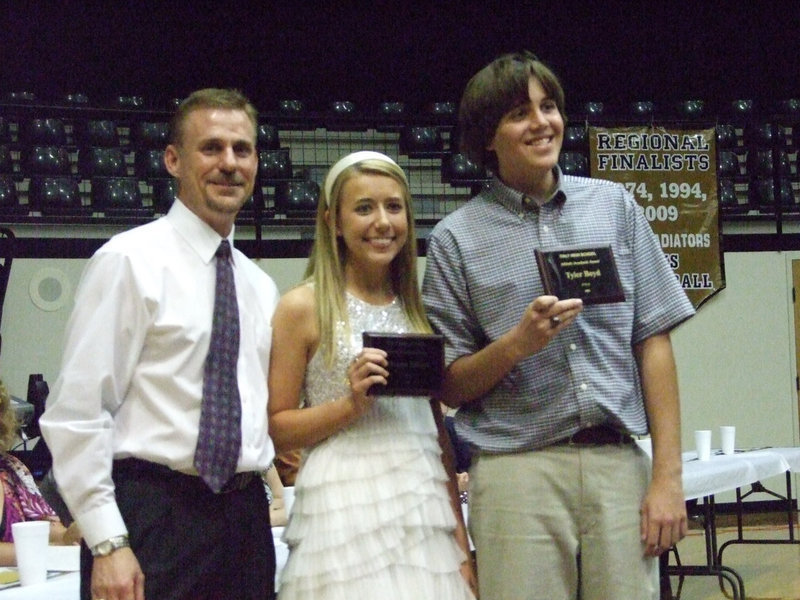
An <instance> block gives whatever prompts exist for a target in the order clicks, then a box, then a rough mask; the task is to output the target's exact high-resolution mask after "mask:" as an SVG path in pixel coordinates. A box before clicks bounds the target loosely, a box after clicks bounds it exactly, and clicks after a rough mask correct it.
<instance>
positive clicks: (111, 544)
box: [92, 535, 131, 556]
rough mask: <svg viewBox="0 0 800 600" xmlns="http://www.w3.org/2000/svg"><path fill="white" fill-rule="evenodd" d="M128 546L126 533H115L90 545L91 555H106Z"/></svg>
mask: <svg viewBox="0 0 800 600" xmlns="http://www.w3.org/2000/svg"><path fill="white" fill-rule="evenodd" d="M130 547H131V545H130V542H128V536H127V535H115V536H114V537H112V538H108V539H107V540H104V541H102V542H100V543H99V544H97V545H95V546H92V556H108V555H109V554H111V553H112V552H114V551H115V550H119V549H120V548H130Z"/></svg>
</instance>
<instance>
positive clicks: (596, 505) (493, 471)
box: [469, 444, 658, 600]
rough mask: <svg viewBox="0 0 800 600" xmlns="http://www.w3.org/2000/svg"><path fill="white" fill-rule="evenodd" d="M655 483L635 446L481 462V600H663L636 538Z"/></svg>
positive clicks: (477, 491) (473, 515) (473, 527)
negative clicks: (650, 486) (648, 491)
mask: <svg viewBox="0 0 800 600" xmlns="http://www.w3.org/2000/svg"><path fill="white" fill-rule="evenodd" d="M649 479H650V463H649V459H648V458H647V456H646V455H645V454H644V452H642V451H641V450H639V449H638V448H637V447H636V445H634V444H628V445H607V446H551V447H549V448H545V449H542V450H537V451H532V452H524V453H519V454H503V455H486V454H484V455H480V456H477V457H475V459H474V461H473V465H472V468H471V469H470V493H469V528H470V533H471V535H472V539H473V542H474V543H475V548H476V555H477V561H478V580H479V584H480V595H481V598H486V599H488V600H500V599H502V600H575V599H576V598H580V599H581V600H647V599H651V598H652V599H656V598H658V585H657V583H658V581H657V578H656V577H654V573H655V569H656V564H655V560H654V559H651V558H645V556H644V547H643V545H642V543H641V540H640V533H639V523H640V521H639V507H640V504H641V501H642V498H643V497H644V493H645V490H646V487H647V484H648V482H649ZM579 593H580V595H578V594H579Z"/></svg>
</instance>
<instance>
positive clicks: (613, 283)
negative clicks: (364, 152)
mask: <svg viewBox="0 0 800 600" xmlns="http://www.w3.org/2000/svg"><path fill="white" fill-rule="evenodd" d="M534 252H535V253H536V263H537V264H538V266H539V273H540V274H541V276H542V283H543V284H544V290H545V293H546V294H548V295H551V296H557V297H558V298H559V299H561V300H564V299H566V298H580V299H581V300H583V303H584V304H603V303H609V302H624V301H625V293H624V292H623V290H622V284H621V283H620V281H619V274H618V273H617V265H616V263H615V262H614V253H613V251H612V250H611V247H610V246H603V247H599V248H578V249H572V250H553V251H551V252H542V251H541V250H534Z"/></svg>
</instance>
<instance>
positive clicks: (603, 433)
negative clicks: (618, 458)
mask: <svg viewBox="0 0 800 600" xmlns="http://www.w3.org/2000/svg"><path fill="white" fill-rule="evenodd" d="M633 443H634V440H633V438H632V437H631V436H630V434H628V433H625V432H624V431H620V430H619V429H614V428H613V427H610V426H609V425H595V426H593V427H586V428H585V429H581V430H580V431H577V432H576V433H573V434H572V435H571V436H569V437H565V438H564V439H561V440H559V441H557V442H555V444H553V445H554V446H622V445H625V444H633Z"/></svg>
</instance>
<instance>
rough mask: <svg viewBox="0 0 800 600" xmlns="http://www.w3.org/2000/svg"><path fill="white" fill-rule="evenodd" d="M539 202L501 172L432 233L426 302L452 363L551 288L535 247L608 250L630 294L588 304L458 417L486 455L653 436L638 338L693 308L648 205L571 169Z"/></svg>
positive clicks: (463, 431)
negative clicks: (578, 439)
mask: <svg viewBox="0 0 800 600" xmlns="http://www.w3.org/2000/svg"><path fill="white" fill-rule="evenodd" d="M556 175H557V177H558V187H557V190H556V191H555V193H554V195H553V196H552V198H550V200H549V201H548V202H546V203H544V204H543V205H542V206H537V205H536V203H534V202H533V201H532V200H531V199H530V198H527V197H526V196H524V195H523V194H521V193H520V192H517V191H515V190H513V189H511V188H509V187H507V186H506V185H504V184H503V183H502V182H501V181H499V180H498V179H495V180H493V182H492V183H491V184H490V186H489V187H488V188H486V189H484V190H483V191H481V192H480V193H479V194H478V195H477V196H476V197H475V198H473V199H472V200H470V201H469V202H468V203H467V204H465V205H464V206H462V207H460V208H459V209H458V210H456V211H454V212H453V213H451V214H450V215H448V216H447V217H445V218H444V219H442V220H441V221H440V222H439V223H438V224H437V225H436V227H435V228H434V229H433V231H432V233H431V235H430V238H429V240H428V249H427V265H426V271H425V277H424V281H423V299H424V302H425V306H426V309H427V312H428V317H429V318H430V321H431V323H432V325H433V327H434V329H436V330H437V331H438V332H440V333H441V334H443V335H444V337H445V340H446V345H445V353H446V354H445V360H446V363H447V364H450V363H452V362H453V361H454V360H456V359H457V358H459V357H461V356H465V355H469V354H473V353H475V352H477V351H478V350H480V349H481V348H483V347H485V346H486V345H488V344H489V343H490V342H492V341H493V340H495V339H497V338H498V337H500V336H501V335H503V334H504V333H505V332H507V331H508V330H509V329H511V327H513V326H514V325H515V324H516V323H517V322H519V320H520V318H521V317H522V314H523V312H524V310H525V308H526V307H527V305H528V304H529V303H530V302H531V301H532V300H533V299H535V298H536V297H537V296H541V295H542V294H544V288H543V286H542V283H541V278H540V276H539V271H538V268H537V265H536V258H535V256H534V249H536V248H538V249H541V250H544V251H548V250H564V249H574V248H590V247H600V246H611V248H612V249H613V252H614V258H615V261H616V264H617V269H618V271H619V276H620V280H621V282H622V287H623V289H624V292H625V301H624V302H619V303H613V304H597V305H591V306H585V307H584V309H583V312H582V313H581V314H580V315H579V316H578V318H577V319H576V320H575V322H574V323H573V324H572V325H571V326H570V327H568V328H566V329H564V330H563V331H561V332H560V333H559V334H558V335H557V336H556V337H555V338H554V339H553V340H551V341H550V343H549V344H548V345H547V346H546V347H545V348H544V349H542V350H541V351H539V352H537V353H536V354H534V355H532V356H530V357H528V358H527V359H525V360H523V361H521V362H520V363H518V364H517V365H516V366H515V367H514V368H513V369H512V370H511V371H510V372H509V373H508V374H507V375H506V377H505V378H504V379H503V380H502V381H501V382H500V383H499V384H498V385H497V386H495V387H494V388H493V389H492V390H490V391H489V392H488V393H487V394H486V395H485V396H483V397H482V398H479V399H477V400H475V401H473V402H471V403H469V404H466V405H464V406H463V407H462V408H461V409H460V410H459V411H458V413H457V415H456V421H457V431H458V434H459V435H460V436H463V437H464V438H465V439H466V441H467V442H469V443H470V444H472V445H473V446H475V447H477V448H478V449H479V450H480V451H483V452H489V453H492V452H494V453H497V452H512V451H519V450H528V449H534V448H538V447H543V446H546V445H548V444H551V443H553V442H555V441H557V440H559V439H561V438H564V437H566V436H568V435H571V434H573V433H575V432H576V431H578V430H579V429H582V428H584V427H588V426H591V425H597V424H601V423H606V424H610V425H612V426H614V427H617V428H619V429H622V430H625V431H628V432H630V433H633V434H644V433H646V432H647V419H646V416H645V411H644V404H643V396H642V390H641V384H640V380H639V376H638V369H637V366H636V360H635V358H634V354H633V345H634V344H637V343H638V342H641V341H643V340H645V339H647V338H648V337H650V336H653V335H655V334H659V333H662V332H665V331H669V330H670V329H672V328H673V327H675V326H676V325H678V324H679V323H681V322H682V321H684V320H685V319H687V318H689V317H691V316H692V315H693V314H694V308H693V307H692V305H691V303H690V302H689V300H688V298H687V297H686V294H685V293H684V292H683V290H682V288H681V287H680V285H679V283H678V281H677V278H676V276H675V274H674V272H673V271H672V269H671V268H670V267H669V265H668V264H667V260H666V258H665V256H664V253H663V251H662V249H661V247H660V246H659V243H658V240H657V239H656V237H655V235H654V234H653V232H652V230H651V228H650V225H649V224H648V222H647V220H646V219H645V217H644V214H643V211H642V210H641V208H640V207H639V205H638V204H637V203H636V201H635V200H634V199H633V197H632V196H631V195H630V194H628V193H627V192H626V191H625V189H624V188H623V187H622V186H621V185H619V184H616V183H611V182H607V181H603V180H598V179H589V178H584V177H574V176H569V175H563V174H562V173H561V172H560V170H559V169H558V167H556Z"/></svg>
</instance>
